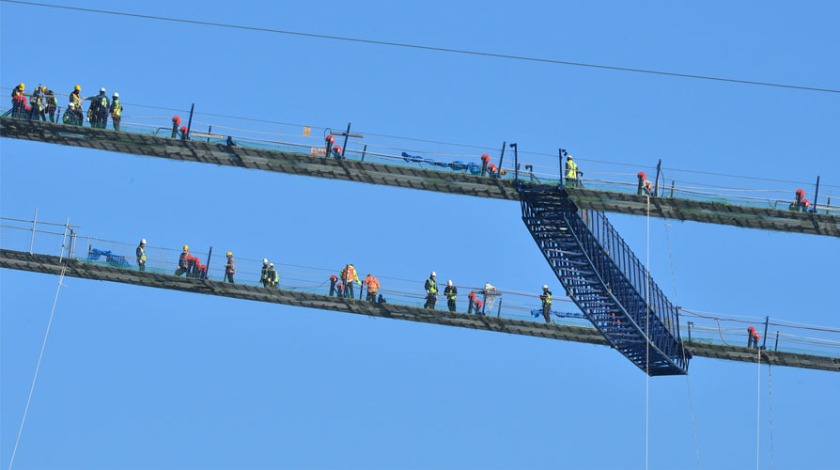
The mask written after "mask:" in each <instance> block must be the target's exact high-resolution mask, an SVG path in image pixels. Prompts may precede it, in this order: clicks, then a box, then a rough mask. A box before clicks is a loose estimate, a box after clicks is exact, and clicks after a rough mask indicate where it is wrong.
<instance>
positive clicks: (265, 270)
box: [260, 258, 268, 287]
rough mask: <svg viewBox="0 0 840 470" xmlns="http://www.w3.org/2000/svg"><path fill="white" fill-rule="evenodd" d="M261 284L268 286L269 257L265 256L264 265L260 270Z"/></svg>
mask: <svg viewBox="0 0 840 470" xmlns="http://www.w3.org/2000/svg"><path fill="white" fill-rule="evenodd" d="M260 284H262V285H263V287H268V258H263V265H262V269H261V270H260Z"/></svg>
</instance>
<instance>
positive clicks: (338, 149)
mask: <svg viewBox="0 0 840 470" xmlns="http://www.w3.org/2000/svg"><path fill="white" fill-rule="evenodd" d="M341 150H342V149H341V146H340V145H334V146H333V149H332V153H333V156H334V157H335V158H336V159H338V160H341Z"/></svg>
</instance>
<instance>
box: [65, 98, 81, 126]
mask: <svg viewBox="0 0 840 470" xmlns="http://www.w3.org/2000/svg"><path fill="white" fill-rule="evenodd" d="M61 122H63V123H64V124H67V125H68V126H81V125H82V112H81V108H77V107H76V104H75V103H70V105H69V106H68V107H67V110H66V111H64V117H63V118H62V120H61Z"/></svg>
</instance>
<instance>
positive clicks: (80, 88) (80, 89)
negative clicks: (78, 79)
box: [73, 85, 82, 91]
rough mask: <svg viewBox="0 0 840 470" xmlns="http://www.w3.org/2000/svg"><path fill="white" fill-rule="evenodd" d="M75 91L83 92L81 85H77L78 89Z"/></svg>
mask: <svg viewBox="0 0 840 470" xmlns="http://www.w3.org/2000/svg"><path fill="white" fill-rule="evenodd" d="M73 89H74V90H76V91H82V87H80V86H79V85H76V87H75V88H73Z"/></svg>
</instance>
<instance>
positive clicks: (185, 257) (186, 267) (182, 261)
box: [175, 245, 190, 277]
mask: <svg viewBox="0 0 840 470" xmlns="http://www.w3.org/2000/svg"><path fill="white" fill-rule="evenodd" d="M189 258H190V247H189V245H184V251H182V252H181V256H180V257H179V258H178V269H176V270H175V275H176V276H180V275H181V274H184V273H186V274H187V276H188V277H189V274H190V260H189Z"/></svg>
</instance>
